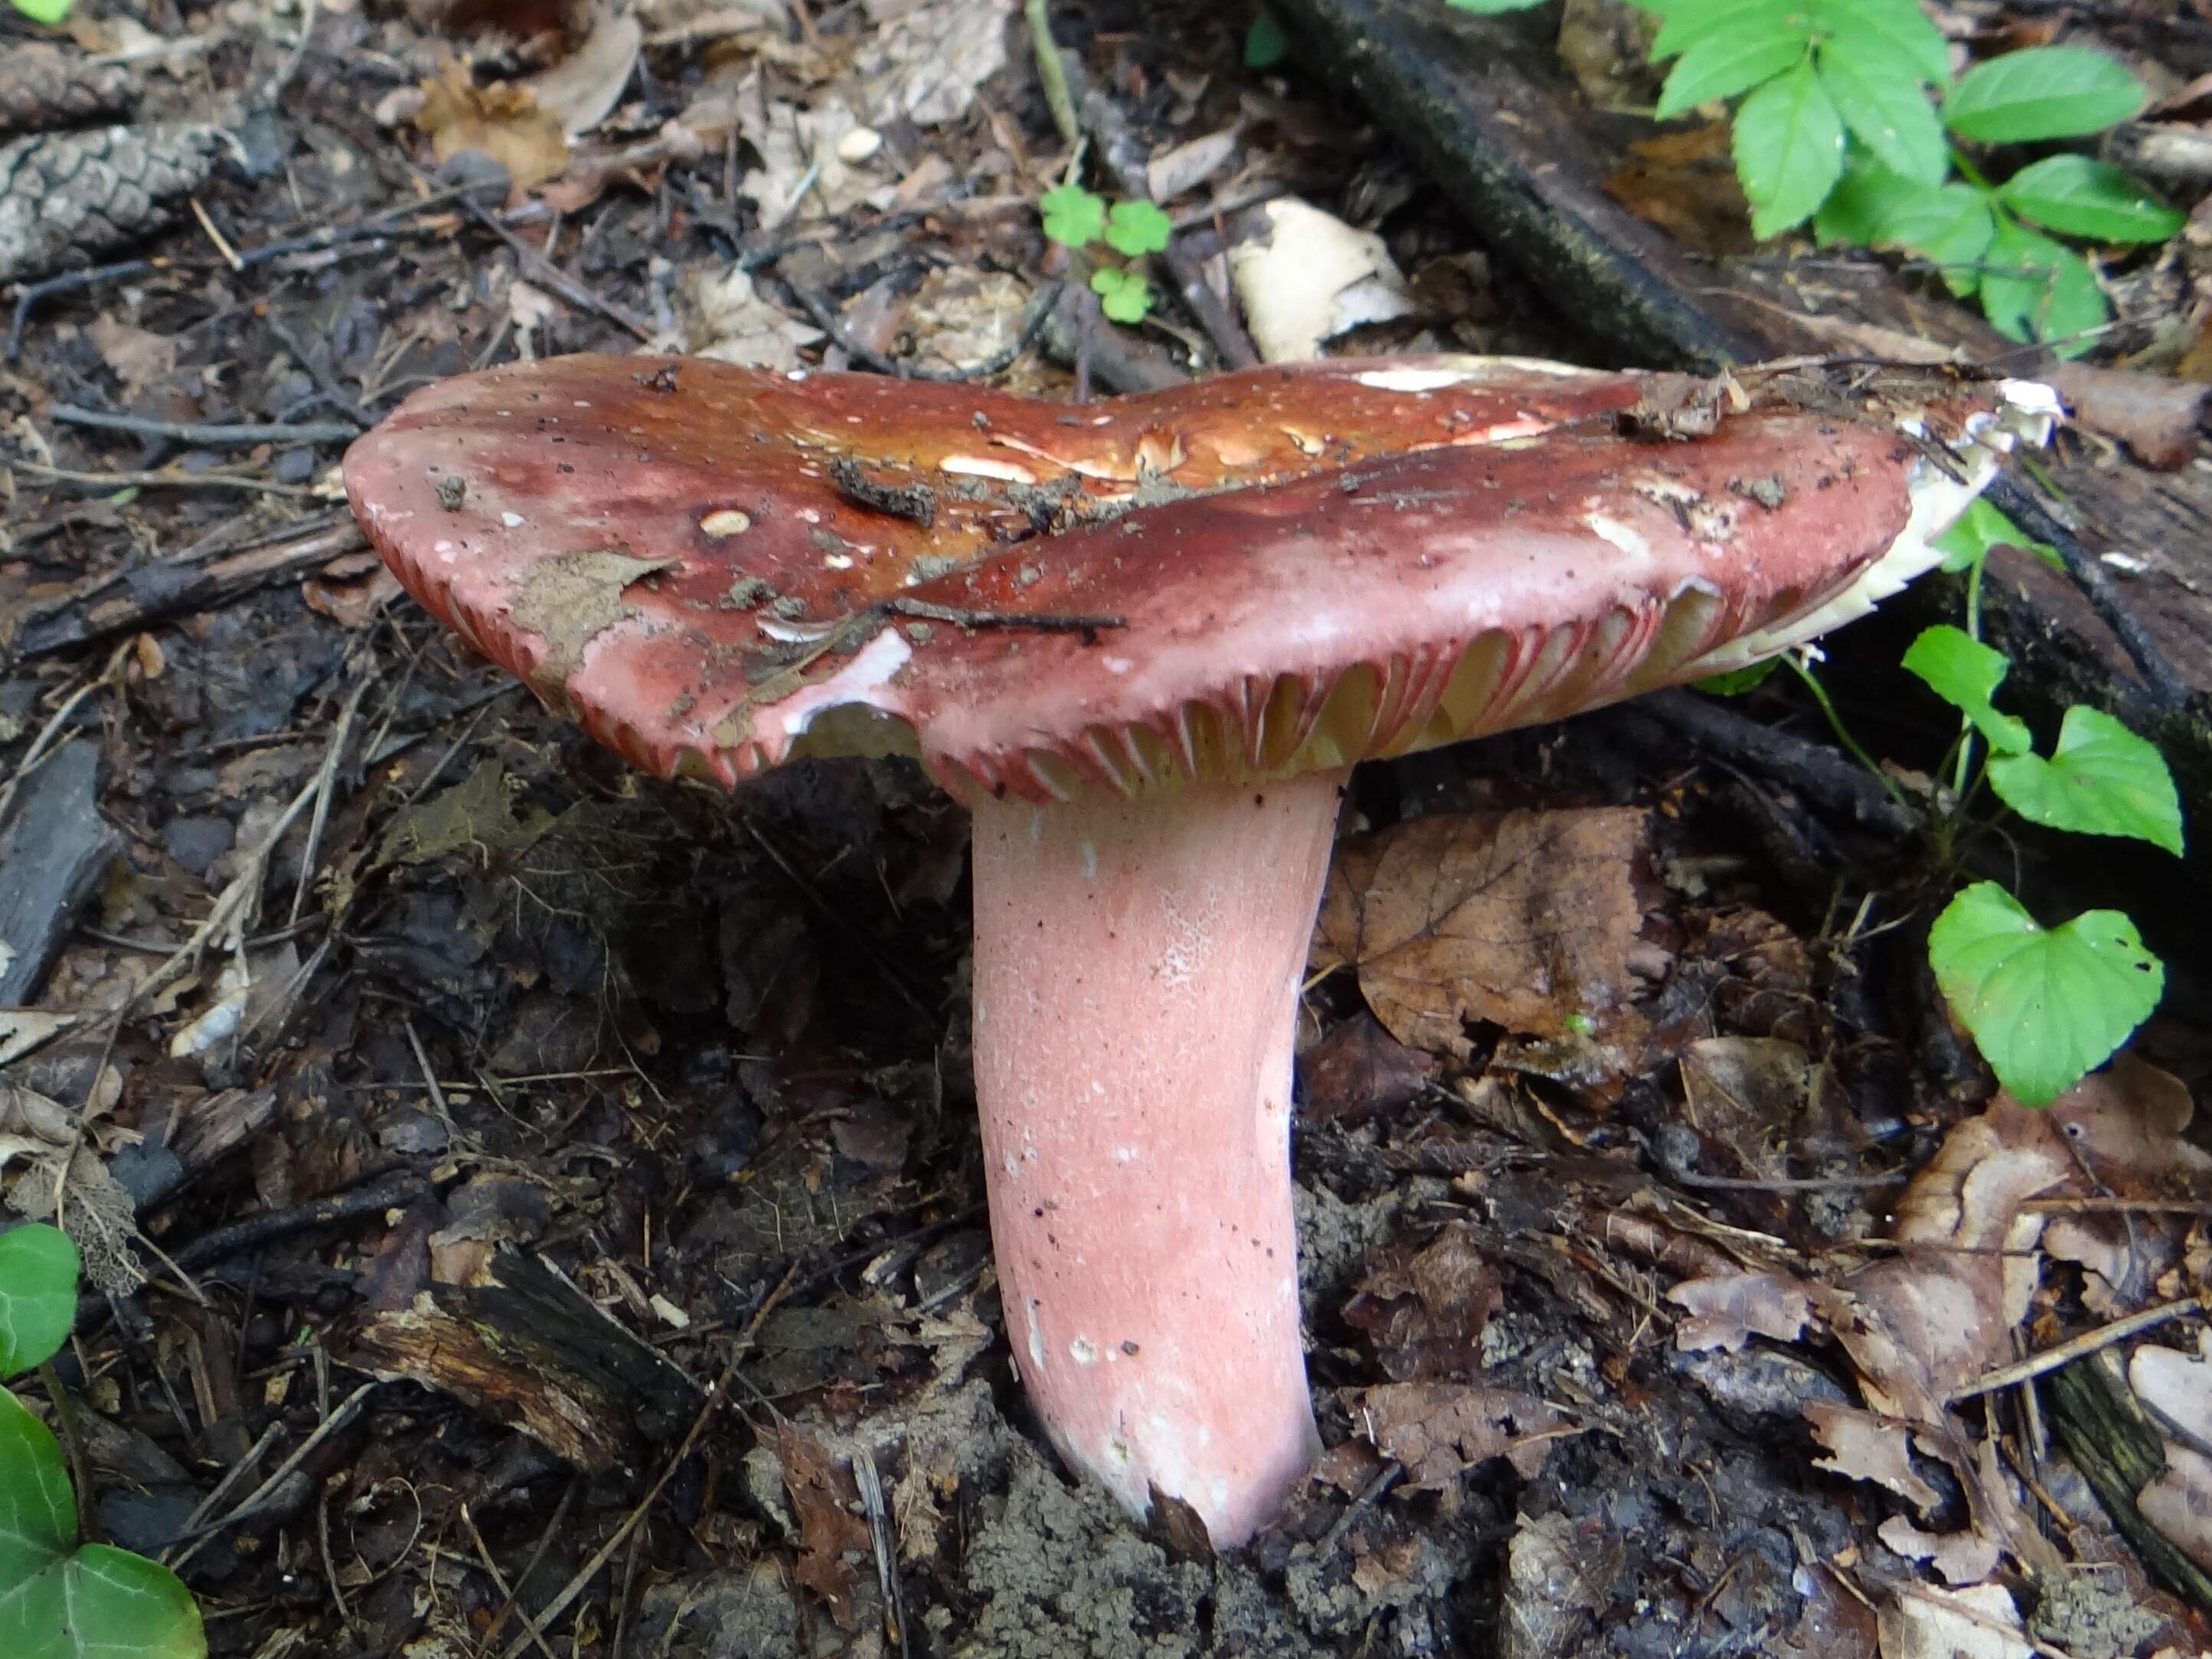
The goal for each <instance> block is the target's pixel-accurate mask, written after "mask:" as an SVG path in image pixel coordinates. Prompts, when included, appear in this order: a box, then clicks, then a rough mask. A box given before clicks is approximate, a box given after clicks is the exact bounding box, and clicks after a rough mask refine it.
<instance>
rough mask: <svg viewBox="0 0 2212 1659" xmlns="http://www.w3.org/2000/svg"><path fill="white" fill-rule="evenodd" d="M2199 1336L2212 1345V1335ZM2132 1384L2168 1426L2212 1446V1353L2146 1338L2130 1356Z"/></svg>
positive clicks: (2137, 1397) (2129, 1366) (2203, 1445)
mask: <svg viewBox="0 0 2212 1659" xmlns="http://www.w3.org/2000/svg"><path fill="white" fill-rule="evenodd" d="M2199 1340H2200V1341H2203V1342H2205V1343H2206V1344H2207V1345H2208V1346H2212V1336H2203V1337H2200V1338H2199ZM2128 1385H2129V1386H2130V1388H2132V1389H2134V1390H2135V1392H2136V1399H2138V1400H2140V1401H2142V1403H2143V1405H2144V1406H2145V1407H2148V1409H2149V1410H2151V1411H2153V1412H2155V1413H2157V1414H2158V1415H2159V1417H2160V1419H2163V1420H2164V1421H2165V1423H2166V1426H2167V1427H2168V1428H2170V1429H2171V1430H2172V1431H2174V1432H2175V1433H2178V1434H2184V1435H2186V1436H2188V1437H2190V1438H2191V1440H2194V1441H2196V1442H2197V1444H2198V1445H2199V1446H2200V1447H2201V1448H2203V1449H2207V1450H2212V1355H2208V1354H2203V1353H2194V1354H2191V1353H2184V1352H2181V1350H2180V1349H2179V1348H2165V1347H2160V1346H2159V1345H2158V1344H2156V1343H2154V1342H2146V1343H2145V1344H2143V1345H2142V1346H2141V1347H2139V1348H2137V1349H2136V1351H2135V1353H2134V1354H2133V1355H2132V1356H2131V1357H2130V1358H2129V1360H2128Z"/></svg>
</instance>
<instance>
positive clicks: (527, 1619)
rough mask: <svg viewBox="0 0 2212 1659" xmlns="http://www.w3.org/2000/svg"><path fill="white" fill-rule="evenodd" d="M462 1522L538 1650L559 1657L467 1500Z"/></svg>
mask: <svg viewBox="0 0 2212 1659" xmlns="http://www.w3.org/2000/svg"><path fill="white" fill-rule="evenodd" d="M461 1524H462V1525H463V1526H465V1527H466V1528H468V1529H469V1541H470V1542H471V1543H473V1544H474V1545H475V1546H476V1547H477V1560H479V1561H481V1562H483V1570H484V1571H486V1572H488V1573H489V1574H490V1575H491V1582H492V1583H495V1584H496V1585H498V1586H499V1593H500V1594H501V1595H503V1596H505V1597H506V1598H507V1606H508V1607H513V1609H514V1611H515V1613H517V1614H518V1615H519V1616H520V1618H521V1620H522V1628H523V1630H524V1631H525V1632H526V1633H527V1634H528V1636H529V1638H530V1639H531V1640H532V1641H533V1642H535V1643H537V1644H538V1652H540V1653H542V1654H544V1656H545V1659H558V1656H557V1655H556V1654H555V1653H554V1651H553V1650H552V1649H551V1648H550V1647H549V1646H547V1645H546V1642H545V1632H544V1631H543V1630H540V1629H539V1628H538V1621H537V1620H535V1619H532V1617H531V1616H530V1609H529V1608H528V1607H524V1606H523V1605H522V1604H521V1602H520V1600H519V1599H518V1598H517V1597H516V1595H515V1593H514V1588H513V1585H511V1584H509V1583H507V1575H506V1574H505V1573H503V1572H501V1571H500V1570H499V1563H497V1562H496V1561H495V1560H493V1559H491V1551H490V1549H489V1547H487V1546H486V1545H485V1543H484V1541H483V1534H482V1533H480V1532H478V1531H477V1522H476V1517H475V1516H472V1515H471V1514H470V1513H469V1506H468V1504H466V1503H465V1502H464V1503H463V1504H462V1505H461Z"/></svg>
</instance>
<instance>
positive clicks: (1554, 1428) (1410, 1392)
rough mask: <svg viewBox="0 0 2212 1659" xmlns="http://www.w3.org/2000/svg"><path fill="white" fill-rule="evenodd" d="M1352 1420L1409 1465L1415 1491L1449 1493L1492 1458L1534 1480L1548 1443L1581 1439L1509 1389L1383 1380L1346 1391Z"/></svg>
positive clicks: (1573, 1428)
mask: <svg viewBox="0 0 2212 1659" xmlns="http://www.w3.org/2000/svg"><path fill="white" fill-rule="evenodd" d="M1342 1397H1343V1399H1344V1402H1345V1405H1346V1409H1347V1410H1349V1411H1350V1412H1351V1413H1352V1421H1354V1422H1355V1423H1357V1424H1358V1425H1360V1429H1361V1431H1362V1432H1364V1433H1365V1434H1366V1435H1367V1436H1369V1437H1370V1438H1371V1439H1372V1440H1373V1441H1374V1443H1375V1446H1376V1449H1377V1450H1379V1451H1381V1452H1382V1453H1383V1455H1385V1456H1388V1457H1395V1458H1396V1459H1397V1460H1398V1462H1401V1463H1402V1464H1404V1465H1405V1466H1406V1477H1407V1480H1410V1481H1411V1482H1412V1483H1413V1485H1414V1486H1425V1487H1428V1488H1429V1489H1431V1491H1436V1492H1447V1491H1449V1490H1451V1489H1452V1488H1453V1487H1455V1486H1457V1485H1458V1482H1459V1478H1460V1476H1461V1475H1462V1474H1465V1473H1466V1472H1467V1471H1468V1470H1469V1469H1472V1468H1474V1467H1475V1466H1476V1465H1478V1464H1480V1463H1486V1462H1489V1461H1490V1459H1492V1458H1493V1457H1502V1458H1504V1459H1505V1460H1506V1461H1507V1462H1510V1464H1512V1465H1513V1467H1514V1468H1515V1470H1516V1472H1518V1474H1520V1476H1521V1478H1522V1480H1534V1479H1535V1478H1536V1476H1537V1474H1539V1473H1540V1472H1541V1470H1542V1468H1543V1467H1544V1460H1545V1459H1546V1458H1547V1457H1548V1456H1549V1455H1551V1449H1552V1442H1553V1441H1554V1440H1557V1439H1559V1438H1560V1437H1562V1436H1564V1435H1570V1434H1580V1433H1581V1432H1582V1429H1581V1428H1580V1426H1579V1425H1575V1424H1572V1423H1570V1422H1569V1421H1568V1420H1567V1419H1565V1417H1564V1416H1562V1415H1561V1414H1560V1413H1559V1412H1558V1411H1557V1410H1555V1409H1554V1408H1553V1407H1551V1406H1549V1405H1547V1404H1546V1403H1545V1402H1544V1401H1541V1400H1539V1399H1537V1398H1536V1396H1535V1395H1528V1394H1521V1393H1518V1392H1516V1391H1515V1390H1513V1389H1492V1388H1480V1387H1472V1386H1469V1385H1468V1384H1466V1383H1382V1384H1380V1385H1378V1386H1377V1387H1375V1388H1371V1389H1346V1390H1344V1392H1343V1396H1342Z"/></svg>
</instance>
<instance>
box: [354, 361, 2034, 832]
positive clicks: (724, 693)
mask: <svg viewBox="0 0 2212 1659" xmlns="http://www.w3.org/2000/svg"><path fill="white" fill-rule="evenodd" d="M1749 384H1750V390H1749V391H1748V392H1744V391H1742V390H1741V388H1737V387H1735V386H1733V385H1732V384H1731V385H1730V386H1729V388H1728V390H1729V392H1730V393H1732V394H1733V397H1734V401H1735V404H1736V405H1738V407H1736V408H1734V409H1730V408H1726V407H1722V406H1720V404H1719V403H1718V402H1717V398H1716V396H1715V395H1713V394H1711V389H1710V388H1709V387H1708V386H1707V385H1706V383H1703V382H1698V381H1693V380H1685V379H1683V378H1682V377H1679V376H1664V375H1644V374H1596V373H1591V372H1588V371H1583V370H1575V369H1568V368H1560V367H1557V366H1553V365H1543V364H1534V363H1527V362H1518V361H1515V360H1485V359H1470V358H1401V359H1391V360H1377V361H1369V362H1359V361H1337V362H1326V363H1321V364H1312V365H1300V366H1295V367H1283V368H1265V369H1259V370H1254V371H1251V372H1249V373H1246V374H1235V375H1225V376H1222V377H1219V378H1218V379H1215V380H1208V381H1204V382H1200V383H1198V384H1196V385H1194V386H1189V387H1185V388H1178V389H1176V390H1174V391H1170V392H1158V393H1152V394H1148V395H1145V396H1141V397H1133V398H1118V399H1115V400H1112V401H1109V402H1108V403H1104V404H1097V405H1087V406H1069V405H1064V404H1049V403H1045V402H1042V401H1038V400H1035V399H1030V398H1019V397H1015V396H1011V395H1007V394H1003V393H996V392H987V391H981V390H976V389H969V388H964V387H957V386H936V385H917V384H912V383H907V382H901V381H895V380H887V379H883V378H880V377H874V376H862V375H848V374H798V375H791V376H784V375H777V374H764V373H761V372H757V371H751V370H746V369H742V368H732V367H728V366H726V365H722V364H719V363H714V362H696V361H672V362H671V361H665V360H653V359H645V358H624V357H592V356H580V357H570V358H563V359H556V360H554V361H551V362H540V363H534V364H525V365H518V366H515V367H513V368H501V369H495V370H492V371H490V372H489V373H486V374H477V375H471V376H466V377H464V378H462V379H459V380H451V381H447V382H445V383H444V384H441V385H439V386H433V387H430V388H429V389H428V390H426V391H424V392H418V393H417V394H416V395H415V396H414V397H413V398H410V399H408V400H407V402H406V403H405V404H403V405H402V406H401V408H400V410H398V413H397V414H395V415H394V416H393V417H392V419H391V420H390V421H388V422H386V424H385V425H383V426H382V427H380V428H378V429H377V430H375V431H374V432H373V433H371V434H370V435H368V436H367V437H365V438H363V439H362V440H361V441H360V442H359V443H357V444H356V446H355V447H354V448H353V450H352V451H351V453H349V455H348V456H347V458H346V483H347V488H348V490H349V494H350V495H351V496H352V499H353V502H354V505H355V508H356V512H357V513H359V514H360V516H361V518H362V521H363V523H364V524H366V525H367V526H368V531H369V533H370V535H371V537H372V538H373V539H374V542H375V543H376V544H377V546H378V547H379V549H380V550H381V551H382V552H383V554H384V556H385V557H386V559H387V560H388V561H389V562H391V564H392V568H393V569H394V570H395V571H396V572H397V573H398V575H399V577H400V579H401V580H402V581H403V582H404V583H405V584H406V586H408V588H409V589H410V591H411V592H413V593H414V594H415V595H416V598H418V599H421V600H422V603H423V604H425V605H428V607H429V608H430V609H432V610H433V611H436V612H437V613H439V614H440V615H441V616H443V617H446V618H447V620H449V621H450V622H451V623H453V625H454V626H455V627H457V628H458V629H460V630H461V631H462V632H463V633H465V635H467V636H468V637H469V638H470V639H471V641H473V642H474V643H475V644H476V645H477V647H479V648H480V649H482V650H483V652H485V653H486V654H488V655H489V656H491V657H493V658H495V659H498V660H500V661H501V662H503V663H505V664H507V665H508V666H510V667H512V668H513V670H514V671H516V672H517V673H518V674H520V676H521V677H523V678H525V679H526V680H528V681H529V682H530V684H532V685H533V686H534V687H536V688H537V690H538V692H539V693H540V695H541V696H544V697H545V698H546V699H547V700H548V701H549V702H553V703H554V704H556V706H560V707H563V708H567V709H568V710H569V711H570V712H572V713H573V714H575V716H576V717H577V718H578V719H579V720H580V721H581V722H582V723H583V725H584V726H586V729H588V730H589V731H591V732H592V733H593V734H594V735H596V736H598V737H599V738H601V739H603V740H604V741H605V742H607V743H609V744H611V745H612V746H614V747H615V748H617V750H620V751H621V752H622V753H623V754H624V755H625V756H627V757H629V759H631V760H632V761H634V762H635V763H637V764H639V765H641V766H643V767H646V768H647V769H651V770H653V771H655V772H658V773H661V774H663V775H668V774H672V773H676V772H678V771H690V772H695V773H701V774H705V775H712V776H714V777H718V778H720V779H721V780H722V781H725V782H732V781H735V780H736V779H738V777H740V776H743V775H746V774H749V773H751V772H754V771H757V770H758V769H761V768H763V767H765V766H772V765H775V764H777V763H780V762H781V761H782V760H784V759H785V758H787V757H788V756H790V755H791V754H793V752H794V751H796V752H811V753H834V752H844V751H847V750H854V749H859V750H866V751H873V752H881V751H883V750H901V749H902V750H908V751H910V752H919V753H920V755H921V757H922V758H923V759H924V760H925V761H926V762H927V763H928V764H929V765H930V767H931V769H933V772H934V773H935V774H936V775H937V776H938V777H939V780H940V781H945V782H946V783H948V784H950V785H954V786H956V787H957V785H959V784H961V783H963V782H966V783H970V784H972V785H973V786H974V787H981V788H983V789H985V790H988V791H991V792H994V793H1000V792H1004V791H1006V790H1012V791H1013V792H1016V793H1020V794H1024V795H1028V796H1030V797H1033V798H1036V799H1049V798H1053V797H1057V796H1062V795H1065V794H1066V793H1070V792H1071V791H1073V790H1076V789H1078V788H1079V787H1083V786H1084V785H1085V784H1086V783H1088V784H1091V785H1103V786H1105V787H1111V788H1114V789H1117V790H1121V791H1124V792H1134V791H1140V790H1142V789H1145V788H1146V787H1151V786H1152V785H1154V784H1156V783H1160V782H1165V781H1173V780H1174V779H1176V778H1177V777H1181V778H1183V779H1193V778H1231V779H1233V778H1239V777H1248V776H1265V775H1279V774H1282V773H1285V772H1290V771H1297V770H1304V769H1310V768H1314V767H1322V766H1333V765H1338V764H1342V763H1348V762H1350V761H1353V760H1358V759H1360V758H1363V757H1370V756H1376V755H1384V754H1391V753H1397V752H1402V751H1404V750H1410V749H1414V748H1419V747H1422V746H1425V745H1428V744H1437V743H1443V742H1449V741H1452V740H1455V739H1457V738H1465V737H1469V736H1474V735H1479V734H1481V733H1484V732H1494V731H1498V730H1500V729H1502V728H1504V727H1506V726H1514V725H1520V724H1526V723H1529V722H1533V721H1538V720H1547V719H1552V718H1556V717H1558V716H1559V715H1561V714H1569V713H1572V712H1574V711H1575V710H1577V709H1579V708H1586V707H1589V706H1591V705H1594V704H1596V703H1601V702H1607V701H1611V700H1613V699H1615V698H1618V697H1621V696H1629V695H1632V694H1634V693H1636V692H1638V691H1641V690H1648V689H1650V688H1651V687H1653V686H1656V685H1659V684H1667V683H1670V682H1674V681H1678V680H1681V679H1686V678H1693V677H1695V676H1698V675H1700V674H1704V673H1707V672H1710V671H1713V669H1714V668H1715V667H1717V666H1719V665H1725V664H1727V663H1729V662H1732V661H1734V660H1736V659H1751V658H1753V657H1756V656H1758V655H1762V654H1770V653H1771V652H1773V651H1775V650H1778V649H1780V648H1782V647H1784V646H1786V645H1788V644H1790V643H1793V642H1795V641H1796V640H1798V639H1800V638H1803V637H1808V636H1809V635H1810V633H1812V632H1817V631H1818V630H1819V629H1820V628H1821V627H1825V626H1827V625H1830V624H1831V623H1832V621H1834V620H1841V619H1844V613H1855V608H1856V609H1863V608H1865V607H1864V603H1863V602H1862V601H1863V600H1864V599H1865V594H1864V593H1863V592H1854V591H1853V590H1854V587H1855V585H1857V586H1859V587H1861V588H1869V587H1871V588H1884V587H1893V586H1896V585H1899V573H1898V572H1897V571H1896V570H1895V569H1893V568H1886V569H1884V570H1882V571H1881V572H1879V573H1876V574H1874V575H1873V576H1872V577H1871V578H1870V577H1869V573H1870V572H1875V567H1876V566H1877V565H1878V564H1881V562H1883V561H1884V560H1885V558H1886V557H1887V558H1888V559H1889V561H1890V562H1891V565H1892V566H1893V567H1894V566H1898V565H1902V566H1904V567H1905V569H1904V570H1903V572H1902V574H1915V573H1917V570H1918V569H1920V568H1926V566H1927V564H1928V563H1929V562H1932V560H1931V557H1930V556H1928V555H1927V554H1926V552H1925V550H1924V546H1923V544H1924V542H1925V540H1926V539H1927V538H1928V537H1929V536H1930V535H1932V534H1933V533H1934V532H1935V531H1936V530H1938V529H1940V528H1941V527H1942V524H1944V523H1946V522H1948V517H1949V516H1950V515H1951V513H1955V511H1956V510H1957V508H1958V507H1960V506H1963V504H1964V502H1965V501H1966V499H1967V498H1968V497H1969V496H1970V495H1971V493H1972V489H1974V488H1977V487H1978V483H1979V481H1980V479H1981V477H1984V476H1985V475H1986V473H1987V471H1988V470H1989V468H1990V465H1993V462H1994V455H1993V453H1992V452H1993V451H1994V450H1996V449H2000V448H2002V447H2008V446H2009V445H2010V443H2011V442H2012V441H2013V438H2014V436H2015V435H2016V434H2019V433H2022V432H2039V428H2041V427H2042V426H2044V425H2047V422H2048V415H2049V412H2050V404H2049V403H2048V400H2047V394H2046V396H2045V398H2044V399H2043V400H2041V401H2039V400H2038V399H2037V398H2035V397H2033V396H2030V395H2026V394H2024V393H2023V392H2021V389H2020V388H2018V387H2016V386H2012V385H2010V384H2009V383H2008V384H2006V385H2002V386H1975V385H1971V384H1967V383H1964V382H1954V381H1950V380H1926V379H1920V380H1914V381H1911V382H1909V383H1906V392H1909V394H1910V395H1905V394H1901V393H1900V392H1899V387H1898V385H1897V384H1896V383H1895V382H1894V381H1888V382H1884V383H1882V384H1881V385H1880V386H1876V387H1875V389H1874V390H1872V391H1871V392H1864V391H1857V392H1845V391H1841V390H1838V388H1836V387H1834V386H1831V385H1829V384H1828V383H1827V382H1826V381H1820V382H1818V383H1812V382H1808V381H1806V380H1804V379H1803V377H1798V378H1797V379H1796V380H1773V381H1770V382H1767V383H1764V384H1762V383H1759V382H1757V381H1753V382H1750V383H1749ZM1808 386H1811V387H1812V389H1813V390H1814V391H1815V392H1817V394H1818V395H1817V396H1808ZM2040 391H2041V389H2040V388H2033V392H2040ZM1684 408H1690V409H1693V410H1696V409H1702V410H1705V419H1703V420H1702V421H1692V422H1675V423H1674V425H1673V426H1672V427H1671V428H1670V427H1669V425H1668V420H1669V419H1670V417H1668V416H1663V415H1657V416H1655V415H1652V413H1651V412H1652V411H1656V410H1681V409H1684ZM1647 416H1649V417H1650V419H1649V420H1648V421H1647V419H1646V417H1647ZM1684 427H1687V428H1690V429H1693V430H1702V431H1705V432H1706V433H1707V434H1708V435H1704V436H1698V437H1691V438H1686V439H1680V438H1675V439H1671V440H1670V438H1669V437H1668V432H1670V431H1675V430H1680V429H1682V428H1684ZM1624 428H1626V429H1627V430H1626V434H1625V432H1624ZM1639 428H1649V435H1645V436H1643V437H1638V435H1636V433H1637V432H1638V429H1639ZM1916 504H1917V505H1916ZM1839 598H1840V599H1842V600H1843V605H1842V608H1841V611H1838V613H1837V614H1835V615H1831V614H1830V613H1829V611H1828V610H1826V609H1824V607H1832V606H1833V605H1835V603H1836V602H1837V601H1838V599H1839Z"/></svg>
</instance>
